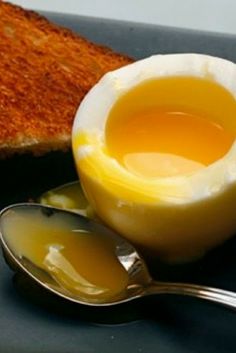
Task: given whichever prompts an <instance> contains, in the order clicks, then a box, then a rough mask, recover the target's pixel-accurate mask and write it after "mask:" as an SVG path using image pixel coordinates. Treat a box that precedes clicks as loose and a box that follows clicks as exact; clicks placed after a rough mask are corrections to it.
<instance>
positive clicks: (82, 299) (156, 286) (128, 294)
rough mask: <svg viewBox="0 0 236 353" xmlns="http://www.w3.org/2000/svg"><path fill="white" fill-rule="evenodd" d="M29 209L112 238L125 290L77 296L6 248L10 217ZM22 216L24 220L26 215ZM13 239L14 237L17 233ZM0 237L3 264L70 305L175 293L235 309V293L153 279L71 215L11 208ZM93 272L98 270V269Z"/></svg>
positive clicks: (134, 257) (91, 225)
mask: <svg viewBox="0 0 236 353" xmlns="http://www.w3.org/2000/svg"><path fill="white" fill-rule="evenodd" d="M32 210H33V211H34V212H35V213H37V214H40V216H43V217H46V218H48V217H50V218H53V217H60V219H63V220H64V221H65V222H69V223H71V224H73V228H74V229H75V230H76V229H79V230H83V231H85V232H90V233H94V234H103V235H104V236H105V237H107V238H109V239H112V241H113V243H114V244H115V256H116V257H117V260H118V261H119V262H120V264H121V265H122V266H123V268H124V269H125V271H126V272H127V274H128V281H127V285H126V288H125V290H123V291H122V292H121V293H119V294H118V295H115V296H111V297H106V298H105V299H104V298H103V299H101V298H96V297H95V298H94V297H90V296H87V295H86V296H83V295H78V294H76V293H74V292H73V291H70V290H68V288H64V287H63V286H62V285H60V284H59V283H58V281H56V280H55V278H54V277H53V276H52V275H51V274H50V273H49V272H47V271H46V270H45V269H43V268H41V267H39V266H38V265H36V264H34V263H33V262H32V261H30V260H29V259H28V258H26V257H24V256H19V254H17V253H16V252H15V251H14V249H13V248H12V247H11V246H9V242H8V234H7V228H6V224H7V222H9V221H10V219H11V217H12V215H14V214H16V213H17V212H19V211H20V212H21V213H22V212H23V213H24V212H26V213H27V212H28V211H32ZM25 216H26V217H27V214H25ZM25 232H27V229H25ZM16 233H17V231H16ZM15 236H16V237H17V234H16V235H15ZM0 237H1V245H2V249H3V253H4V255H5V258H6V261H7V263H8V264H9V266H10V267H11V268H12V269H13V270H14V271H15V272H19V271H20V272H23V273H24V274H26V275H27V276H30V277H31V279H33V280H35V281H36V282H37V283H38V284H39V285H41V286H43V287H44V288H46V289H47V290H49V291H50V292H52V293H53V294H55V295H57V296H60V297H62V298H64V299H66V300H69V301H71V302H74V303H78V304H84V305H89V306H111V305H116V304H121V303H125V302H128V301H131V300H134V299H137V298H140V297H142V296H147V295H151V294H152V295H153V294H177V295H188V296H192V297H198V298H201V299H207V300H210V301H213V302H216V303H219V304H223V305H225V306H228V307H231V308H236V293H234V292H231V291H226V290H222V289H218V288H211V287H206V286H200V285H195V284H188V283H170V282H160V281H155V280H153V278H152V277H151V276H150V274H149V271H148V269H147V266H146V263H145V261H144V259H143V258H142V257H141V255H140V254H139V252H138V251H137V250H136V249H135V247H134V246H133V245H132V244H130V243H129V242H128V241H127V240H125V239H124V238H123V237H121V236H120V235H118V234H117V233H115V232H114V231H112V230H111V229H109V228H108V227H106V226H105V225H103V224H100V223H98V222H96V221H94V220H91V219H88V218H86V217H84V216H82V215H79V214H76V213H74V212H70V211H67V210H62V209H58V208H54V207H50V206H44V205H41V204H35V203H33V204H31V203H21V204H15V205H11V206H9V207H7V208H5V209H3V210H2V211H1V213H0ZM18 241H20V240H18ZM95 270H96V271H98V270H99V269H95Z"/></svg>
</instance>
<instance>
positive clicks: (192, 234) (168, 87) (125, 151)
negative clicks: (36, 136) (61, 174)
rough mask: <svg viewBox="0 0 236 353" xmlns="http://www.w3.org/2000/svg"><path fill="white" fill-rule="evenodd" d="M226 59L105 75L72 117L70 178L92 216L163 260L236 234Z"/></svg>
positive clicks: (233, 111)
mask: <svg viewBox="0 0 236 353" xmlns="http://www.w3.org/2000/svg"><path fill="white" fill-rule="evenodd" d="M235 136H236V65H235V64H234V63H232V62H229V61H227V60H223V59H220V58H216V57H211V56H206V55H200V54H171V55H155V56H152V57H149V58H147V59H144V60H140V61H138V62H136V63H133V64H131V65H128V66H126V67H124V68H121V69H118V70H116V71H113V72H109V73H107V74H106V75H105V76H104V77H103V78H102V79H101V80H100V81H99V82H98V84H97V85H96V86H94V88H93V89H92V90H91V91H90V92H89V93H88V94H87V96H86V97H85V99H84V100H83V102H82V104H81V105H80V107H79V109H78V112H77V114H76V117H75V121H74V126H73V131H72V143H73V153H74V159H75V163H76V167H77V169H78V173H79V177H80V180H81V183H82V186H83V189H84V191H85V194H86V197H87V198H88V200H89V203H90V204H91V206H92V208H93V209H94V210H95V212H96V213H97V214H98V216H99V217H100V219H101V220H102V221H103V222H104V223H106V224H107V225H109V226H110V227H112V228H113V229H115V230H116V231H117V232H119V233H120V234H121V235H123V236H124V237H126V238H127V239H128V240H130V241H131V242H133V243H134V244H135V245H137V246H138V247H139V248H140V249H142V250H144V251H145V253H147V254H150V255H153V254H154V255H155V256H157V257H158V258H159V259H163V260H165V261H186V260H189V259H193V258H196V257H199V256H201V255H203V254H204V253H205V252H206V251H207V250H209V249H210V248H212V247H214V246H216V245H218V244H220V243H222V242H223V241H225V240H226V239H228V238H229V237H231V236H232V235H233V234H234V233H235V231H236V216H235V203H236V143H235Z"/></svg>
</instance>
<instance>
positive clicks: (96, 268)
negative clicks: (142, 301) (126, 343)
mask: <svg viewBox="0 0 236 353" xmlns="http://www.w3.org/2000/svg"><path fill="white" fill-rule="evenodd" d="M3 231H4V237H5V240H6V242H7V244H8V246H9V248H10V249H11V250H12V251H13V253H14V254H15V255H17V257H18V258H21V259H26V260H27V261H30V262H31V263H33V264H34V265H35V266H37V267H39V268H41V269H43V270H45V271H46V272H47V273H48V274H50V275H51V277H52V278H53V279H54V280H55V281H56V282H57V283H58V284H59V286H61V287H62V288H64V289H65V290H66V291H67V292H69V293H71V294H73V295H77V296H78V297H83V298H88V299H89V300H90V301H98V302H99V301H104V300H105V301H106V300H107V299H112V298H113V297H114V298H115V297H117V296H119V295H120V294H122V293H123V292H124V291H125V290H126V287H127V284H128V279H129V276H128V273H127V271H126V269H125V268H124V267H123V266H122V265H121V263H120V262H119V260H118V258H117V256H116V254H115V244H114V242H113V241H112V239H111V238H109V237H108V236H105V235H104V234H95V233H90V232H87V231H84V230H83V229H80V228H79V227H78V225H77V226H76V225H75V224H72V223H71V222H70V221H69V220H68V221H65V220H64V217H63V218H61V217H60V215H53V216H49V217H46V216H45V215H43V214H42V213H40V212H39V211H33V210H32V211H27V210H26V211H12V212H9V213H8V214H7V216H5V217H4V220H3Z"/></svg>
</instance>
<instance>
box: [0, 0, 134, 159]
mask: <svg viewBox="0 0 236 353" xmlns="http://www.w3.org/2000/svg"><path fill="white" fill-rule="evenodd" d="M130 62H132V59H131V58H129V57H127V56H125V55H121V54H117V53H115V52H113V51H112V50H111V49H109V48H107V47H104V46H100V45H96V44H93V43H91V42H89V41H88V40H86V39H85V38H82V37H81V36H79V35H77V34H75V33H73V32H72V31H70V30H68V29H65V28H62V27H60V26H57V25H56V24H52V23H50V22H49V21H48V20H47V19H45V18H44V17H42V16H40V15H38V14H37V13H35V12H32V11H28V10H24V9H22V8H20V7H18V6H15V5H12V4H10V3H6V2H3V1H1V0H0V158H4V157H7V156H10V155H12V154H14V153H24V152H32V153H33V154H34V155H40V154H43V153H46V152H48V151H53V150H66V149H68V148H69V147H70V141H71V126H72V122H73V118H74V115H75V112H76V110H77V108H78V106H79V104H80V102H81V100H82V99H83V97H84V96H85V94H86V93H87V92H88V90H89V89H90V88H91V87H92V86H93V85H94V84H95V83H96V82H97V81H98V80H99V79H100V78H101V76H103V75H104V74H105V73H106V72H108V71H111V70H114V69H116V68H119V67H121V66H124V65H126V64H129V63H130Z"/></svg>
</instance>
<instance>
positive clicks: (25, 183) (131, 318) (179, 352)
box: [0, 13, 236, 353]
mask: <svg viewBox="0 0 236 353" xmlns="http://www.w3.org/2000/svg"><path fill="white" fill-rule="evenodd" d="M45 15H46V16H47V17H48V18H50V19H51V20H53V21H55V22H57V23H59V24H62V25H64V26H66V27H70V28H72V29H73V30H75V31H77V32H79V33H81V34H82V35H84V36H86V37H87V38H90V39H91V40H93V41H95V42H98V43H101V44H105V45H108V46H110V47H112V48H113V49H115V50H117V51H120V52H123V53H126V54H128V55H131V56H134V57H135V58H142V57H145V56H148V55H151V54H154V53H173V52H198V53H207V54H212V55H217V56H221V57H224V58H227V59H230V60H233V61H236V37H235V36H226V35H220V34H212V33H206V32H195V31H186V30H180V29H175V28H166V27H159V26H150V25H143V24H134V23H132V24H131V23H122V22H117V21H108V20H101V19H94V18H93V19H92V18H86V17H79V16H69V15H60V14H57V15H55V14H49V13H45ZM0 165H1V186H0V206H1V207H3V206H5V205H8V204H10V203H14V202H18V201H25V200H28V199H30V198H34V197H36V196H38V195H39V194H40V193H41V192H43V191H45V190H47V189H49V188H52V187H55V186H57V185H59V184H61V183H64V182H67V181H71V180H74V179H75V178H76V173H75V170H74V165H73V160H72V157H71V155H70V154H69V153H68V154H63V153H54V154H51V155H50V154H49V155H47V156H46V157H41V158H38V159H33V158H31V157H30V156H23V157H20V158H19V157H14V158H13V159H11V160H9V161H0ZM223 216H224V215H222V217H223ZM206 227H207V224H206ZM235 255H236V239H232V240H231V241H230V242H228V243H227V244H225V245H224V246H222V247H220V248H218V249H216V250H215V251H213V252H212V253H210V254H209V255H208V256H207V257H205V258H204V259H202V260H201V261H199V262H197V263H194V264H192V265H189V266H183V265H182V266H175V267H171V266H169V267H168V266H164V265H161V264H159V265H158V266H157V268H156V269H152V272H153V274H154V276H155V277H156V278H161V279H166V280H168V279H169V280H184V281H190V282H196V283H202V284H206V285H214V286H218V287H221V288H224V289H231V290H236V276H235V274H236V256H235ZM12 277H13V272H11V271H10V270H9V268H8V267H7V266H6V264H5V262H4V259H3V257H2V256H0V353H1V352H3V353H44V352H45V353H78V352H79V353H93V352H94V353H110V352H113V353H118V352H123V353H126V352H127V353H132V352H137V353H139V352H140V353H146V352H147V353H156V352H160V353H183V352H191V353H203V352H207V353H213V352H214V353H235V351H236V339H235V337H236V335H235V333H236V313H235V312H233V311H230V310H228V309H225V308H223V307H220V306H216V305H213V304H209V303H207V302H203V301H200V300H195V299H190V298H180V297H171V296H169V297H161V296H159V297H157V296H155V297H154V296H153V297H149V298H146V299H145V300H139V301H136V302H134V303H130V304H127V305H125V306H122V307H115V308H110V309H104V308H103V309H99V310H98V309H96V310H95V309H92V310H91V309H89V308H85V307H80V306H76V305H72V304H68V303H65V302H63V301H62V300H59V299H58V300H57V299H55V298H52V297H51V296H47V295H46V294H45V293H44V292H43V291H42V290H41V289H39V288H37V287H35V286H34V285H32V284H31V283H30V282H29V281H28V280H26V279H24V278H22V277H21V276H20V275H18V276H15V277H14V278H13V281H12Z"/></svg>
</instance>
